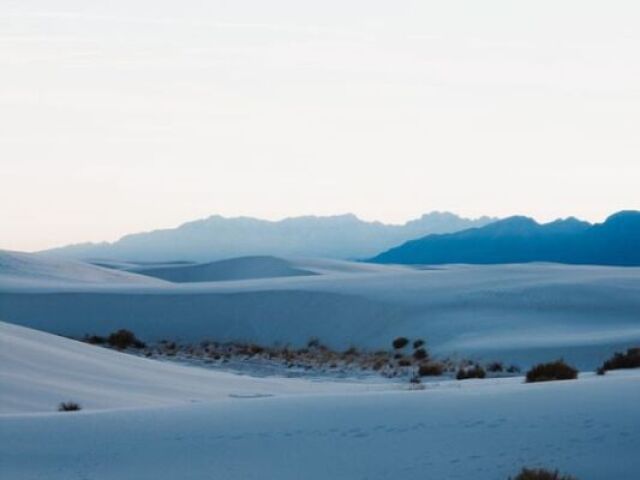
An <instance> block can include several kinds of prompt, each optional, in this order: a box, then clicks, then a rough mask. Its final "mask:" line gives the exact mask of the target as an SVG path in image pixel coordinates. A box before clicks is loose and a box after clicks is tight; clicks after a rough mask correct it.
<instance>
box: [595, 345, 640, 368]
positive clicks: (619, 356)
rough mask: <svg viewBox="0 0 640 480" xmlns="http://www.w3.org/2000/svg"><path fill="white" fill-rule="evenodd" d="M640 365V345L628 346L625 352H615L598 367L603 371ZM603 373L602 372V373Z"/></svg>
mask: <svg viewBox="0 0 640 480" xmlns="http://www.w3.org/2000/svg"><path fill="white" fill-rule="evenodd" d="M639 367H640V347H635V348H629V349H628V350H627V351H626V353H621V352H616V353H615V354H614V355H613V357H611V358H610V359H609V360H607V361H606V362H604V363H603V364H602V366H601V367H600V368H601V369H602V370H603V371H606V370H620V369H626V368H639ZM603 375H604V373H603Z"/></svg>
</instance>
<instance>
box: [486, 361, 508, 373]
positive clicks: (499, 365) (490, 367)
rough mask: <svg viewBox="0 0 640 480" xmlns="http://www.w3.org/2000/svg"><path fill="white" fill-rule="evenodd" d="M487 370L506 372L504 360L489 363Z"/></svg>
mask: <svg viewBox="0 0 640 480" xmlns="http://www.w3.org/2000/svg"><path fill="white" fill-rule="evenodd" d="M487 371H489V372H492V373H499V372H504V365H502V362H491V363H490V364H489V365H487Z"/></svg>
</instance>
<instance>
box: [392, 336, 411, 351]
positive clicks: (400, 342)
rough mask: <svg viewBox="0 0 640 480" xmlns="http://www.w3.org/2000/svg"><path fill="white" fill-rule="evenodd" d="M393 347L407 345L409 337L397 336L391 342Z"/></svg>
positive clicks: (397, 348)
mask: <svg viewBox="0 0 640 480" xmlns="http://www.w3.org/2000/svg"><path fill="white" fill-rule="evenodd" d="M392 345H393V348H395V349H396V350H399V349H401V348H404V347H406V346H407V345H409V339H408V338H407V337H398V338H396V339H395V340H394V341H393V342H392Z"/></svg>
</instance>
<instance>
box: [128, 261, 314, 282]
mask: <svg viewBox="0 0 640 480" xmlns="http://www.w3.org/2000/svg"><path fill="white" fill-rule="evenodd" d="M135 271H136V272H138V273H141V274H143V275H149V276H151V277H156V278H161V279H163V280H168V281H170V282H178V283H192V282H215V281H224V280H246V279H251V278H274V277H297V276H302V275H315V273H314V272H312V271H310V270H305V269H303V268H297V267H296V266H295V265H293V264H292V263H291V262H289V261H287V260H284V259H281V258H276V257H268V256H257V257H240V258H231V259H228V260H219V261H217V262H211V263H198V264H193V265H164V266H160V267H140V268H137V269H136V270H135Z"/></svg>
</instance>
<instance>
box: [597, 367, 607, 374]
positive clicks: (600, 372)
mask: <svg viewBox="0 0 640 480" xmlns="http://www.w3.org/2000/svg"><path fill="white" fill-rule="evenodd" d="M596 373H597V374H598V375H604V374H605V373H607V371H606V370H605V368H604V367H598V369H597V370H596Z"/></svg>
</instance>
